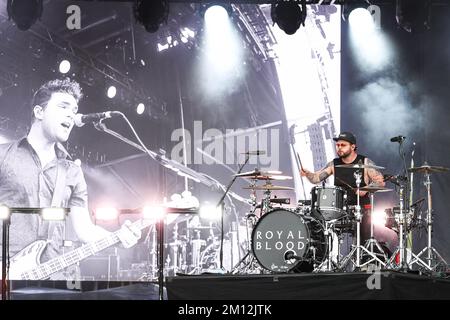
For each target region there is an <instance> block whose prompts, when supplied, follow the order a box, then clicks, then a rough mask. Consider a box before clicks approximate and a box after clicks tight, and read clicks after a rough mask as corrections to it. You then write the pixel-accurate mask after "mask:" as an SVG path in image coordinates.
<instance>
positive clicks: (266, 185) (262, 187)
mask: <svg viewBox="0 0 450 320" xmlns="http://www.w3.org/2000/svg"><path fill="white" fill-rule="evenodd" d="M243 189H253V190H294V188H291V187H282V186H274V185H271V184H263V185H261V186H248V187H243Z"/></svg>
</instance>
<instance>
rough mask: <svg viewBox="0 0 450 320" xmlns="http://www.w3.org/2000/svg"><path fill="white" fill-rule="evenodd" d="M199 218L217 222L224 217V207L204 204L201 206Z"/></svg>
mask: <svg viewBox="0 0 450 320" xmlns="http://www.w3.org/2000/svg"><path fill="white" fill-rule="evenodd" d="M199 216H200V218H202V219H206V220H213V221H217V220H219V219H220V217H221V216H222V207H220V206H219V207H217V206H215V205H212V204H203V205H201V206H200V210H199Z"/></svg>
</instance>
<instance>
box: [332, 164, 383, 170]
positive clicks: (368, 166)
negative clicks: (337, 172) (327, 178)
mask: <svg viewBox="0 0 450 320" xmlns="http://www.w3.org/2000/svg"><path fill="white" fill-rule="evenodd" d="M335 167H338V168H347V169H384V167H380V166H376V165H374V164H363V163H355V164H352V163H351V164H338V165H335Z"/></svg>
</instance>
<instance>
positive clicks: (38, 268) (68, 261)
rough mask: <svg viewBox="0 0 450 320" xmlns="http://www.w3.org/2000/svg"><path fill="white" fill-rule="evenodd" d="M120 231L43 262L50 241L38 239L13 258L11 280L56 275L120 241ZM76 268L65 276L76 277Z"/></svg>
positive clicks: (142, 225)
mask: <svg viewBox="0 0 450 320" xmlns="http://www.w3.org/2000/svg"><path fill="white" fill-rule="evenodd" d="M152 223H154V221H153V220H145V219H141V220H138V221H135V222H134V223H133V225H134V226H135V227H137V228H139V229H140V230H142V229H144V228H146V227H148V226H149V225H151V224H152ZM120 232H121V230H118V231H116V232H112V233H111V234H109V235H108V236H106V237H104V238H102V239H100V240H97V241H94V242H91V243H86V244H84V245H83V246H81V247H79V248H77V249H75V250H72V251H70V252H67V253H64V254H63V255H61V256H59V257H56V258H53V259H50V260H49V261H46V262H44V263H42V264H41V263H40V260H41V256H42V253H43V252H44V249H45V247H46V246H47V243H48V242H47V241H45V240H37V241H35V242H33V243H31V244H29V245H28V246H26V247H25V248H24V249H22V250H21V251H20V252H18V253H17V254H15V255H14V256H13V257H12V258H11V260H10V263H11V265H10V268H9V275H8V278H9V279H10V280H44V279H48V278H49V277H50V276H51V275H55V274H56V273H57V272H59V271H62V270H64V269H66V268H67V267H70V266H75V265H76V264H77V263H78V262H80V261H81V260H83V259H85V258H87V257H89V256H92V255H95V254H96V253H98V252H100V251H102V250H103V249H106V248H108V247H110V246H112V245H115V244H116V243H118V242H120V238H119V234H120ZM76 270H77V268H76V267H75V269H74V271H71V270H70V269H67V270H66V275H65V276H66V277H69V278H76V274H77V273H76V272H75V271H76ZM0 273H1V270H0Z"/></svg>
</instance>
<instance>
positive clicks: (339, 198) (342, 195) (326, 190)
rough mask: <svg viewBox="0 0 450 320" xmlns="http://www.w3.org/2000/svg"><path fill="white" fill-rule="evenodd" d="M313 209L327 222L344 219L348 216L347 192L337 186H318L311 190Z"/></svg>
mask: <svg viewBox="0 0 450 320" xmlns="http://www.w3.org/2000/svg"><path fill="white" fill-rule="evenodd" d="M311 208H312V210H313V211H316V212H317V213H318V218H320V219H323V220H326V221H329V220H336V219H340V218H343V217H345V216H346V215H347V192H346V191H345V189H343V188H341V187H336V186H332V187H321V186H320V187H319V186H316V187H314V188H312V190H311Z"/></svg>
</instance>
